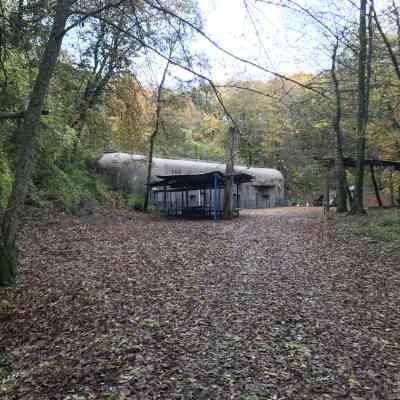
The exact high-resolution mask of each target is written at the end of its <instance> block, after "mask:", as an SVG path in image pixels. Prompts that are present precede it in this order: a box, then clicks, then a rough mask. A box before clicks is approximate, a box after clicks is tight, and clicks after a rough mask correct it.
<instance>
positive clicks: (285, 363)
mask: <svg viewBox="0 0 400 400" xmlns="http://www.w3.org/2000/svg"><path fill="white" fill-rule="evenodd" d="M320 213H321V211H320V210H319V209H312V208H310V209H300V208H299V209H296V208H294V209H293V208H288V209H277V210H265V211H251V212H245V213H243V215H242V216H241V217H240V218H239V219H236V220H234V221H229V222H221V223H217V224H215V223H213V222H211V221H172V220H168V221H166V220H159V219H158V218H156V217H152V216H145V215H141V214H138V213H128V212H123V211H121V212H116V211H106V210H99V211H98V212H97V213H96V214H95V215H93V216H88V217H81V218H78V217H71V216H67V215H64V214H60V213H54V212H49V213H48V214H46V215H44V214H43V212H39V211H37V212H33V211H31V212H30V213H29V216H27V218H26V220H25V222H24V224H23V227H22V232H21V235H20V237H19V248H20V265H19V271H20V281H19V284H18V286H17V287H16V288H10V289H0V398H1V399H10V400H11V399H18V400H28V399H39V400H46V399H63V400H67V399H70V400H78V399H82V400H83V399H105V400H122V399H138V400H146V399H162V400H167V399H200V400H201V399H204V400H207V399H216V400H219V399H237V400H283V399H295V400H298V399H307V400H310V399H316V400H317V399H318V400H328V399H353V400H361V399H371V400H372V399H385V400H394V399H397V400H398V399H400V290H399V287H400V256H399V253H398V252H397V253H396V252H394V253H393V252H392V253H390V254H389V255H388V254H387V253H386V252H385V251H383V247H382V245H381V243H379V242H378V241H376V240H373V239H369V238H367V237H365V236H360V235H358V236H357V235H355V234H354V233H352V231H351V230H350V229H347V225H345V224H343V223H337V221H329V220H327V221H326V220H324V219H322V218H321V216H320Z"/></svg>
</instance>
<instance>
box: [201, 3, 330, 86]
mask: <svg viewBox="0 0 400 400" xmlns="http://www.w3.org/2000/svg"><path fill="white" fill-rule="evenodd" d="M251 4H252V5H254V2H251ZM199 6H200V8H201V11H202V14H203V17H204V20H205V28H204V29H205V31H206V32H207V34H208V35H209V36H210V37H212V38H213V39H214V40H215V41H217V42H218V43H219V44H220V45H221V46H222V47H223V48H225V49H227V50H229V51H231V52H232V53H234V54H236V55H238V56H240V57H242V58H246V59H248V60H251V61H253V62H255V63H257V64H259V65H262V66H263V67H266V68H267V69H270V70H273V71H275V72H280V73H283V74H293V73H296V72H316V70H317V69H318V68H319V67H320V66H321V63H322V64H323V61H322V60H321V61H320V60H317V62H316V58H315V50H316V46H315V42H313V41H311V42H310V40H309V39H310V36H312V35H313V34H314V33H315V32H307V31H308V30H309V29H308V28H307V27H306V26H304V25H299V24H298V21H296V20H295V18H293V15H291V14H290V13H288V12H287V11H286V10H285V9H282V8H278V7H276V6H271V5H268V6H267V5H259V6H258V7H257V8H256V7H251V8H250V9H246V7H245V3H244V1H243V0H200V1H199ZM311 43H312V45H310V44H311ZM197 46H198V48H199V49H202V50H203V51H204V53H206V54H207V56H208V57H209V60H210V64H211V65H212V71H211V73H212V77H213V78H214V79H215V80H217V81H221V80H229V79H231V78H237V77H238V76H240V77H241V78H244V79H246V78H255V79H262V80H264V79H268V78H270V77H271V75H268V74H267V73H265V72H263V71H259V70H257V69H256V68H253V67H250V66H249V65H247V64H243V63H240V62H236V61H234V60H233V59H232V58H230V57H229V56H225V55H224V54H222V53H221V52H220V51H219V50H217V49H215V48H214V47H213V46H212V45H209V44H207V43H206V41H204V40H199V41H198V44H197Z"/></svg>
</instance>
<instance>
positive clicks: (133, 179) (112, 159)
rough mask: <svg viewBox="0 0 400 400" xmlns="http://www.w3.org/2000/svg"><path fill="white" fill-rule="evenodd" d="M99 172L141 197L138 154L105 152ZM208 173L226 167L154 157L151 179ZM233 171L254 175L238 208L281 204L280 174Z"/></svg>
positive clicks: (142, 168) (143, 167)
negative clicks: (160, 176)
mask: <svg viewBox="0 0 400 400" xmlns="http://www.w3.org/2000/svg"><path fill="white" fill-rule="evenodd" d="M98 166H99V169H100V170H101V171H102V172H103V173H104V174H105V175H106V176H108V177H109V181H110V183H111V184H112V185H113V186H114V187H115V188H116V189H122V190H125V191H127V192H129V193H135V194H144V192H145V182H146V171H147V159H146V157H145V156H143V155H139V154H126V153H108V154H104V155H103V156H102V157H101V158H100V160H99V161H98ZM211 171H221V172H225V165H224V164H220V163H210V162H204V161H192V160H172V159H166V158H154V159H153V170H152V180H156V179H157V176H158V175H172V174H201V173H206V172H211ZM235 171H237V172H243V173H246V174H249V175H251V176H253V178H254V179H253V181H252V182H250V183H245V184H243V185H241V189H240V206H241V208H267V207H275V206H277V205H280V204H282V203H283V201H284V198H283V196H284V178H283V175H282V174H281V173H280V172H279V171H277V170H275V169H270V168H247V167H244V166H236V167H235Z"/></svg>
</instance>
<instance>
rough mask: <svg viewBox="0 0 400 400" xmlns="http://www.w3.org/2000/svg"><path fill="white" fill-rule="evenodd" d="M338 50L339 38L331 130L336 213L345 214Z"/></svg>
mask: <svg viewBox="0 0 400 400" xmlns="http://www.w3.org/2000/svg"><path fill="white" fill-rule="evenodd" d="M338 48H339V38H337V40H336V43H335V46H334V48H333V54H332V69H331V76H332V81H333V86H334V90H335V99H336V112H335V117H334V120H333V130H334V131H335V139H336V146H335V178H336V201H337V207H336V211H337V212H338V213H344V212H347V199H346V179H345V167H344V161H343V137H342V131H341V120H342V96H341V92H340V87H339V81H338V79H337V74H336V59H337V52H338Z"/></svg>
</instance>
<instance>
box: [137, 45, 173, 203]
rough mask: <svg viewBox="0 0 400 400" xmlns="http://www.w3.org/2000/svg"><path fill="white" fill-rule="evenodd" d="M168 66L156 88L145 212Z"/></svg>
mask: <svg viewBox="0 0 400 400" xmlns="http://www.w3.org/2000/svg"><path fill="white" fill-rule="evenodd" d="M174 46H175V44H173V46H172V47H171V50H170V57H169V58H171V56H172V52H173V49H174ZM169 64H170V62H169V61H168V62H167V65H166V66H165V68H164V72H163V76H162V78H161V82H160V86H159V87H158V91H157V109H156V125H155V127H154V131H153V133H152V134H151V137H150V149H149V156H148V159H147V176H146V194H145V198H144V206H143V208H144V211H147V210H148V208H149V200H150V183H151V171H152V168H153V153H154V143H155V140H156V137H157V135H158V132H159V129H160V122H161V121H160V117H161V106H162V103H161V100H162V90H163V87H164V83H165V79H166V78H167V72H168V68H169Z"/></svg>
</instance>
